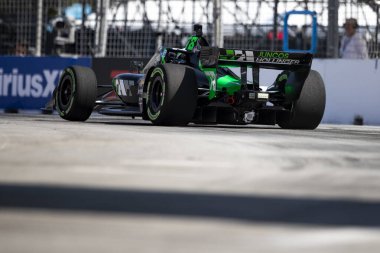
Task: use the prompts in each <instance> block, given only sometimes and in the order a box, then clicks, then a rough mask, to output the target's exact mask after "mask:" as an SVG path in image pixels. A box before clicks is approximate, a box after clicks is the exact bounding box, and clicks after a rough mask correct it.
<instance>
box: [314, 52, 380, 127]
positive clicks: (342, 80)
mask: <svg viewBox="0 0 380 253" xmlns="http://www.w3.org/2000/svg"><path fill="white" fill-rule="evenodd" d="M312 69H315V70H317V71H318V72H319V73H320V74H321V75H322V77H323V80H324V81H325V86H326V99H327V100H326V110H325V115H324V117H323V119H322V122H323V123H337V124H352V123H353V120H354V117H355V116H356V115H359V116H361V117H362V118H363V120H364V124H365V125H380V61H378V63H377V68H376V60H343V59H335V60H334V59H331V60H319V59H316V60H314V61H313V65H312Z"/></svg>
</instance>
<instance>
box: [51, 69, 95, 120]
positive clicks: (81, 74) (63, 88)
mask: <svg viewBox="0 0 380 253" xmlns="http://www.w3.org/2000/svg"><path fill="white" fill-rule="evenodd" d="M96 95H97V84H96V76H95V73H94V71H93V70H92V69H90V68H87V67H82V66H70V67H68V68H66V69H65V70H64V71H63V73H62V75H61V78H60V81H59V84H58V87H57V90H56V93H55V107H56V109H57V111H58V113H59V116H61V118H63V119H66V120H70V121H86V120H87V119H88V118H89V117H90V115H91V113H92V110H93V108H94V106H95V100H96Z"/></svg>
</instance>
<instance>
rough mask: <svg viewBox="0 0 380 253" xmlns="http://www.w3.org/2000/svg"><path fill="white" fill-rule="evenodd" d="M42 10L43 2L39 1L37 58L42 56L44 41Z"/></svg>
mask: <svg viewBox="0 0 380 253" xmlns="http://www.w3.org/2000/svg"><path fill="white" fill-rule="evenodd" d="M42 8H43V0H38V1H37V24H36V30H37V31H36V51H35V56H41V41H42Z"/></svg>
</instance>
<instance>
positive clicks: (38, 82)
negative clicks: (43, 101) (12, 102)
mask: <svg viewBox="0 0 380 253" xmlns="http://www.w3.org/2000/svg"><path fill="white" fill-rule="evenodd" d="M60 74H61V71H60V70H58V69H55V70H51V69H43V70H42V73H36V74H24V73H20V71H19V69H18V68H13V69H12V71H11V72H6V71H4V69H2V68H0V97H31V98H46V97H49V96H50V95H51V94H52V93H53V91H54V89H55V84H56V83H57V82H58V78H59V76H60ZM45 84H46V85H45Z"/></svg>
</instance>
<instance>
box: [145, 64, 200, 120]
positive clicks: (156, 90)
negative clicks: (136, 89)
mask: <svg viewBox="0 0 380 253" xmlns="http://www.w3.org/2000/svg"><path fill="white" fill-rule="evenodd" d="M197 98H198V91H197V82H196V78H195V73H194V69H193V68H191V67H189V66H185V65H179V64H170V63H167V64H164V65H159V66H157V67H155V68H154V69H153V71H152V72H151V74H150V76H149V77H148V81H147V89H146V98H145V108H146V115H147V118H148V119H149V120H150V121H151V122H152V123H153V124H155V125H168V126H175V125H177V126H183V125H187V124H188V123H189V122H190V121H191V119H192V118H193V116H194V112H195V108H196V105H197Z"/></svg>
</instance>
